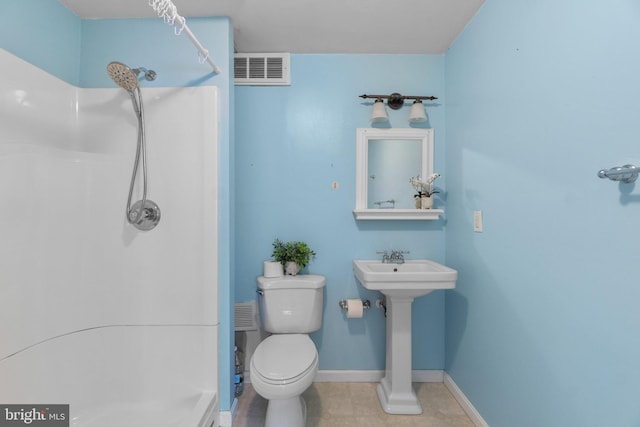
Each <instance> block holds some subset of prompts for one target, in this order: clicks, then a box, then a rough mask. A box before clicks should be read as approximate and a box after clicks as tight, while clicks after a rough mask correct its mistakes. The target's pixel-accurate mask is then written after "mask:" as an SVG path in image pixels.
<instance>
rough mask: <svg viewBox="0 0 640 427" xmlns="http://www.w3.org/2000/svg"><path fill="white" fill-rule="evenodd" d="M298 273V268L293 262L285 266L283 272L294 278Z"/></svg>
mask: <svg viewBox="0 0 640 427" xmlns="http://www.w3.org/2000/svg"><path fill="white" fill-rule="evenodd" d="M299 271H300V267H299V266H298V264H297V263H295V262H293V261H289V262H287V264H286V265H285V272H286V273H287V275H289V276H295V275H296V274H298V272H299Z"/></svg>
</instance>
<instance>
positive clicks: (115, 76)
mask: <svg viewBox="0 0 640 427" xmlns="http://www.w3.org/2000/svg"><path fill="white" fill-rule="evenodd" d="M141 72H142V73H144V78H145V79H147V80H148V81H152V80H155V78H156V72H155V71H153V70H147V69H146V68H142V67H140V68H133V69H132V68H129V67H128V66H126V65H125V64H123V63H122V62H117V61H113V62H111V63H109V65H107V73H109V77H111V80H113V81H114V83H115V84H117V85H118V86H120V87H121V88H123V89H124V90H126V91H128V92H133V91H134V90H135V89H137V88H138V74H140V73H141Z"/></svg>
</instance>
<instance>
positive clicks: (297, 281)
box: [258, 274, 326, 290]
mask: <svg viewBox="0 0 640 427" xmlns="http://www.w3.org/2000/svg"><path fill="white" fill-rule="evenodd" d="M325 283H326V280H325V278H324V276H320V275H318V274H298V275H295V276H282V277H264V276H260V277H258V288H260V289H262V290H267V289H318V288H322V287H324V285H325Z"/></svg>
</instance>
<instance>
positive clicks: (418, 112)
mask: <svg viewBox="0 0 640 427" xmlns="http://www.w3.org/2000/svg"><path fill="white" fill-rule="evenodd" d="M426 121H427V113H425V112H424V105H422V101H420V100H419V99H416V100H415V101H413V105H412V106H411V112H410V113H409V122H411V123H420V122H426Z"/></svg>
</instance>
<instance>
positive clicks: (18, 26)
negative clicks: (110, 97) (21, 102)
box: [0, 0, 81, 85]
mask: <svg viewBox="0 0 640 427" xmlns="http://www.w3.org/2000/svg"><path fill="white" fill-rule="evenodd" d="M80 26H81V20H80V18H78V17H77V16H75V15H74V14H73V13H71V12H70V11H69V10H68V9H67V8H65V7H64V6H62V5H61V4H60V3H59V2H57V1H53V0H46V1H42V0H2V13H0V47H2V48H3V49H5V50H7V51H9V52H11V53H13V54H14V55H16V56H19V57H20V58H22V59H24V60H25V61H27V62H30V63H31V64H33V65H35V66H37V67H39V68H42V69H44V70H47V71H48V72H49V73H51V74H53V75H54V76H56V77H58V78H60V79H62V80H64V81H66V82H68V83H71V84H74V85H77V84H78V79H79V70H80Z"/></svg>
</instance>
